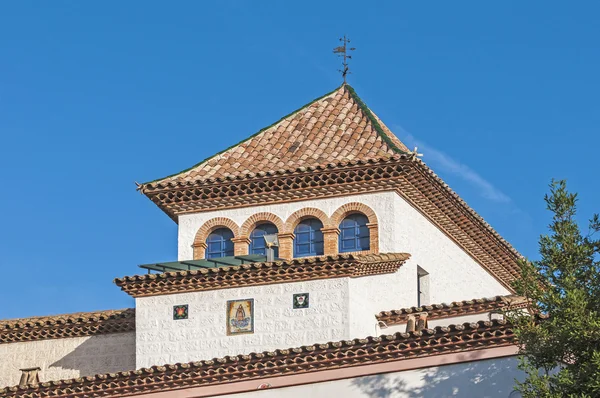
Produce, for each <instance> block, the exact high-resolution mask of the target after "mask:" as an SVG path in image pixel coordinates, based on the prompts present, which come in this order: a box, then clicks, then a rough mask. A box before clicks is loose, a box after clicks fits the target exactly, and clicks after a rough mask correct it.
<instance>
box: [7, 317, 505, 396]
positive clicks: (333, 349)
mask: <svg viewBox="0 0 600 398" xmlns="http://www.w3.org/2000/svg"><path fill="white" fill-rule="evenodd" d="M515 344H516V338H515V335H514V333H513V330H512V327H511V325H510V324H508V323H507V322H506V321H503V320H493V321H485V322H484V321H480V322H477V323H465V324H463V325H450V326H447V327H436V328H435V329H425V330H422V331H420V332H410V333H396V334H393V335H387V336H380V337H367V338H365V339H354V340H345V341H339V342H334V343H327V344H315V345H312V346H302V347H299V348H290V349H285V350H275V351H269V352H262V353H253V354H248V355H238V356H228V357H225V358H219V359H213V360H208V361H198V362H189V363H179V364H174V365H164V366H152V367H151V368H143V369H138V370H131V371H127V372H119V373H110V374H102V375H96V376H90V377H81V378H78V379H68V380H60V381H49V382H42V383H40V384H39V385H29V386H25V387H18V386H15V387H7V388H4V389H0V396H2V397H4V398H12V397H22V398H50V397H53V398H66V397H97V398H101V397H102V398H109V397H121V396H126V395H134V394H143V393H151V392H160V391H173V390H179V389H184V388H190V387H199V386H209V385H219V384H225V383H232V382H238V381H245V380H259V379H261V378H265V377H269V376H283V375H290V374H300V373H310V372H318V371H323V370H330V369H340V368H349V367H353V366H360V365H370V364H377V363H385V362H393V361H402V360H406V359H411V358H417V357H427V356H432V355H439V354H446V353H453V352H468V351H473V350H478V349H483V348H492V347H503V346H511V345H515Z"/></svg>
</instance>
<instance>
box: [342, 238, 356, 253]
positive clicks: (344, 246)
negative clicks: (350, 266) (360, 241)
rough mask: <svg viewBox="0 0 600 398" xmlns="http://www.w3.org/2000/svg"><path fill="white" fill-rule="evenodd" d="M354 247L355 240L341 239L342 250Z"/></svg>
mask: <svg viewBox="0 0 600 398" xmlns="http://www.w3.org/2000/svg"><path fill="white" fill-rule="evenodd" d="M355 247H356V240H354V239H347V240H342V247H341V249H342V250H350V249H354V248H355Z"/></svg>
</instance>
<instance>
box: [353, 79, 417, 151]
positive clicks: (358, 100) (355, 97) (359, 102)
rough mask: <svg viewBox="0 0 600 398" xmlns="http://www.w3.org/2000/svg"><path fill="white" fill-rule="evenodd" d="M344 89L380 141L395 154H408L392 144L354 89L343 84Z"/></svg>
mask: <svg viewBox="0 0 600 398" xmlns="http://www.w3.org/2000/svg"><path fill="white" fill-rule="evenodd" d="M344 88H345V89H346V91H348V93H349V94H350V95H351V96H352V98H353V99H354V101H356V103H357V104H358V106H359V108H360V109H361V111H362V112H363V113H364V114H365V116H367V118H368V119H369V120H370V121H371V124H372V125H373V128H374V129H375V131H377V134H379V136H380V137H381V139H383V140H384V141H385V143H386V144H387V145H388V146H389V147H390V148H391V149H393V150H394V152H396V153H398V154H401V155H407V154H408V153H407V152H405V151H403V150H402V149H400V148H398V146H397V145H396V144H394V142H393V141H392V140H391V139H390V137H389V136H388V135H387V134H386V132H385V131H384V130H383V128H382V127H381V125H380V124H379V121H378V120H377V118H376V117H375V115H373V112H371V109H369V107H368V106H367V104H365V102H364V101H363V100H362V99H361V98H360V97H359V96H358V94H356V91H354V89H353V88H352V86H350V85H349V84H345V85H344Z"/></svg>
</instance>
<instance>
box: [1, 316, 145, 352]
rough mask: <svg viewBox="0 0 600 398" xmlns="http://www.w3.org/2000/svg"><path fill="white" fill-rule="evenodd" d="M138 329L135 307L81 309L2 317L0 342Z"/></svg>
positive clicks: (60, 337) (59, 337)
mask: <svg viewBox="0 0 600 398" xmlns="http://www.w3.org/2000/svg"><path fill="white" fill-rule="evenodd" d="M133 330H135V309H133V308H128V309H124V310H110V311H96V312H80V313H75V314H63V315H53V316H44V317H36V318H21V319H11V320H6V321H0V344H2V343H16V342H23V341H33V340H46V339H62V338H66V337H82V336H94V335H98V334H107V333H122V332H130V331H133Z"/></svg>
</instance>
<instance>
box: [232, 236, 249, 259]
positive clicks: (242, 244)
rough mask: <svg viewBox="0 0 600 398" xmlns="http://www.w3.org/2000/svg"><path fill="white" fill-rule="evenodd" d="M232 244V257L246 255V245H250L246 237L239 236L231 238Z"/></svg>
mask: <svg viewBox="0 0 600 398" xmlns="http://www.w3.org/2000/svg"><path fill="white" fill-rule="evenodd" d="M231 241H232V242H233V255H234V256H245V255H247V254H248V245H249V244H250V238H248V237H247V236H239V237H237V238H232V239H231Z"/></svg>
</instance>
